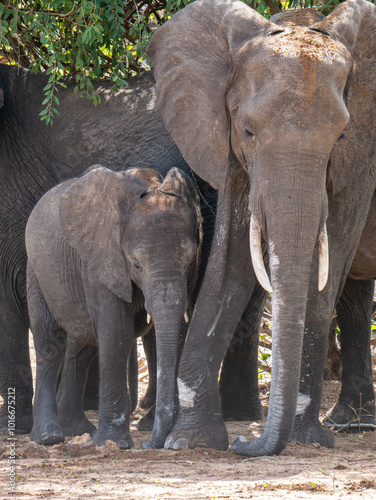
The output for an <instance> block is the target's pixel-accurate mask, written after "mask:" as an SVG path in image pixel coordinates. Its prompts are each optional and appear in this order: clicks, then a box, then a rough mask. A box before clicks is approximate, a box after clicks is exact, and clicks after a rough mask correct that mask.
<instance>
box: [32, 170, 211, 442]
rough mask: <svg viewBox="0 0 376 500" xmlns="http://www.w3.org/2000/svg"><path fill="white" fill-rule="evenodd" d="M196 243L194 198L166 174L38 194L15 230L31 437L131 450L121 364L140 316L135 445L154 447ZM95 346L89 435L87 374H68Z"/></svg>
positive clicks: (167, 400)
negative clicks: (21, 231)
mask: <svg viewBox="0 0 376 500" xmlns="http://www.w3.org/2000/svg"><path fill="white" fill-rule="evenodd" d="M201 241H202V221H201V215H200V208H199V197H198V195H197V191H196V189H195V186H194V184H193V182H192V181H191V180H190V179H189V178H188V177H187V176H186V175H185V174H184V173H183V172H182V171H180V170H179V169H177V168H173V169H171V170H170V171H169V172H168V174H167V175H166V178H165V179H164V180H163V178H162V177H161V176H160V174H159V173H158V172H156V171H155V170H151V169H131V170H127V171H123V172H113V171H111V170H108V169H107V168H104V167H102V166H93V167H91V168H90V169H89V170H88V171H87V172H86V173H85V174H84V175H83V176H82V177H81V178H78V179H72V180H68V181H66V182H63V183H61V184H59V185H58V186H56V187H54V188H53V189H51V190H50V191H49V192H48V193H46V194H45V195H44V196H43V197H42V199H41V200H40V201H39V203H38V204H37V205H36V207H35V208H34V210H33V212H32V214H31V216H30V219H29V221H28V224H27V229H26V248H27V254H28V259H29V260H28V287H27V288H28V304H29V312H30V321H31V330H32V332H33V335H34V342H35V348H36V355H37V379H36V395H35V403H34V426H33V429H32V432H31V436H30V439H31V440H33V441H36V442H37V443H41V444H55V443H58V442H61V441H63V440H64V434H66V435H67V434H68V433H69V434H72V429H73V431H74V433H76V434H79V433H82V432H90V433H91V434H93V431H95V432H94V434H93V439H94V441H95V443H96V444H97V445H103V444H104V443H105V442H106V441H107V440H112V441H115V442H116V443H118V445H119V446H120V447H121V448H130V447H132V446H133V442H132V438H131V436H130V434H129V415H130V398H129V395H128V389H127V383H126V380H127V363H128V357H129V353H130V351H131V347H132V344H133V342H134V339H135V337H136V336H138V335H141V334H143V333H144V332H145V331H147V329H148V327H150V325H149V323H150V320H152V321H153V323H154V328H155V333H156V342H157V397H156V415H155V423H154V428H153V433H152V437H151V442H150V443H147V446H152V447H155V448H161V447H163V445H164V441H165V438H166V436H167V434H168V432H169V430H170V427H171V425H172V422H173V414H174V396H175V392H176V391H175V384H176V373H177V359H178V350H179V347H178V346H179V332H180V330H181V326H182V324H184V323H183V322H182V320H183V318H185V319H186V320H187V312H188V310H189V305H190V297H191V295H192V291H193V287H194V283H195V280H196V277H197V270H198V266H199V260H200V250H201ZM96 345H98V349H99V367H100V391H99V392H100V401H99V415H98V420H99V423H98V429H97V430H95V427H94V426H93V425H92V424H91V423H90V422H89V421H88V420H87V419H86V417H85V414H84V411H83V391H84V387H85V384H86V377H87V370H86V371H85V370H84V371H82V370H78V369H77V366H78V365H79V364H80V366H82V365H85V366H87V367H89V365H90V362H91V360H92V357H93V355H94V353H95V350H96V349H95V346H96ZM67 346H68V349H67ZM66 351H67V352H68V351H69V352H70V354H71V355H70V356H65V363H64V369H63V372H62V376H61V382H60V386H59V398H58V401H59V402H58V404H57V402H56V395H55V394H56V386H57V378H58V373H59V370H60V368H61V365H62V361H63V359H64V355H65V353H66ZM76 364H77V365H76ZM75 370H76V371H75ZM72 374H73V375H72ZM60 392H62V393H63V396H62V397H61V395H60Z"/></svg>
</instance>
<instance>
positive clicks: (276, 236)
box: [148, 0, 376, 456]
mask: <svg viewBox="0 0 376 500" xmlns="http://www.w3.org/2000/svg"><path fill="white" fill-rule="evenodd" d="M148 54H149V56H150V58H151V60H152V63H153V66H154V71H155V75H156V81H157V96H158V109H159V111H160V113H161V115H162V117H163V119H164V121H165V124H166V127H167V129H168V130H169V131H170V133H171V134H172V137H173V139H174V141H175V142H176V144H177V145H178V147H179V149H180V151H181V152H182V154H183V156H184V158H185V160H186V161H187V162H188V163H189V165H190V166H191V167H192V168H193V170H194V171H195V172H196V173H198V174H199V175H200V176H202V177H203V178H204V179H205V180H207V181H208V182H210V183H211V184H212V185H213V186H214V187H216V188H218V189H219V190H220V195H219V202H218V214H217V223H216V230H215V236H214V241H213V246H212V251H211V256H210V260H209V263H208V268H207V271H206V275H205V280H204V283H203V286H202V288H201V291H200V295H199V298H198V302H197V306H196V309H195V313H194V316H193V319H192V323H191V325H190V332H189V335H188V339H187V343H186V345H185V348H184V352H183V357H182V360H181V364H180V369H179V384H178V387H179V401H180V410H179V416H178V420H177V423H176V425H175V427H174V429H173V431H172V433H171V434H170V436H169V437H168V439H167V441H166V446H167V447H171V448H176V449H180V448H184V447H194V446H203V445H205V446H209V447H214V448H219V449H225V448H226V447H227V435H226V430H225V427H224V424H223V421H222V418H221V414H220V400H219V394H218V383H217V379H218V371H219V369H220V366H221V362H222V359H223V356H224V354H225V352H226V349H227V347H228V345H229V341H230V339H231V337H232V334H233V332H234V331H235V328H236V326H237V324H238V322H239V320H240V317H241V315H242V314H243V311H244V308H245V306H246V305H247V304H248V303H249V299H250V297H251V294H252V292H253V289H254V286H255V283H256V279H255V275H254V272H255V273H256V274H257V276H258V279H259V281H260V283H261V284H262V285H263V286H264V287H265V288H267V289H271V288H272V290H273V318H272V321H273V367H272V385H271V396H270V406H269V413H268V420H267V424H266V428H265V431H264V433H263V435H262V436H261V437H260V439H258V440H255V441H252V442H247V440H246V439H244V438H242V439H238V440H236V441H235V442H234V444H233V449H234V451H235V452H237V453H242V454H246V455H249V456H258V455H269V454H277V453H280V452H281V451H282V450H283V448H284V447H285V446H286V444H287V442H288V441H289V439H290V437H291V433H292V437H293V438H294V439H297V440H299V441H301V442H319V443H320V444H322V445H325V446H333V437H332V435H331V433H330V432H329V431H328V430H326V429H324V428H322V427H321V426H320V423H319V420H318V411H319V407H320V399H321V388H322V372H323V366H324V358H325V347H326V339H327V335H328V331H329V324H330V319H331V315H332V311H333V308H334V306H335V304H336V303H337V301H338V299H339V297H340V294H341V291H342V289H343V287H344V284H345V280H346V277H347V275H348V273H349V271H350V267H351V262H352V260H353V258H354V255H355V253H356V250H357V248H358V246H359V241H360V239H361V237H362V233H363V229H364V228H365V225H366V219H367V214H368V212H369V209H370V207H371V206H372V203H373V194H374V190H375V186H376V163H375V153H374V150H375V143H376V129H375V127H374V121H375V120H374V115H375V93H376V74H375V69H376V7H375V6H374V5H373V4H371V3H370V2H368V1H365V0H348V1H347V2H345V3H343V4H341V5H340V6H338V7H337V8H336V9H335V10H334V11H333V12H332V13H331V14H330V15H329V16H328V17H327V18H325V19H322V20H317V19H316V18H315V17H314V18H313V24H310V25H309V26H304V24H303V25H301V23H300V22H298V23H297V25H294V24H293V15H291V18H290V20H289V22H288V23H287V24H286V26H282V25H279V24H276V23H273V22H270V21H267V20H265V19H264V18H262V17H261V16H260V15H259V14H257V13H256V12H255V11H253V10H252V9H250V8H249V7H248V6H246V5H245V4H244V3H242V2H239V1H237V0H198V1H197V2H194V3H192V4H191V5H188V6H187V7H185V8H184V9H182V11H180V12H178V13H177V14H176V15H174V16H173V17H172V19H171V20H170V21H168V22H167V23H166V24H165V25H164V26H163V27H161V28H159V29H158V30H157V32H156V33H155V34H154V36H153V38H152V41H151V43H150V45H149V48H148ZM213 82H215V84H214V83H213ZM197 89H200V92H197ZM187 95H189V103H190V105H187ZM192 144H194V147H192ZM250 212H251V214H252V215H251V216H250ZM248 234H250V240H249V237H248ZM326 235H327V236H326ZM262 242H264V243H265V244H266V246H267V250H268V254H269V269H270V272H269V275H268V274H267V272H266V271H265V268H264V263H263V262H262V255H263V252H262V248H261V244H262ZM249 243H250V246H251V254H252V255H251V256H250V251H249ZM328 252H329V254H328ZM251 257H252V262H253V268H254V272H253V269H252V266H251V264H250V258H251ZM328 259H329V260H328ZM328 262H329V269H328ZM325 285H326V286H325ZM197 352H200V355H198V354H197ZM302 353H303V358H302V359H303V362H302V366H300V363H299V362H297V360H300V359H301V357H302ZM203 423H204V424H203Z"/></svg>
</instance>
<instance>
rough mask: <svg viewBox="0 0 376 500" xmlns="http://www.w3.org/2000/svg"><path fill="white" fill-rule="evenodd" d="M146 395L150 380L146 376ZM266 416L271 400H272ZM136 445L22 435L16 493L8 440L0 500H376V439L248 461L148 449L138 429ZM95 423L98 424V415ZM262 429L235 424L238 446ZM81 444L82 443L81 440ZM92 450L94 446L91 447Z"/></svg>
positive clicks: (2, 451) (2, 445)
mask: <svg viewBox="0 0 376 500" xmlns="http://www.w3.org/2000/svg"><path fill="white" fill-rule="evenodd" d="M140 377H141V378H142V379H143V380H142V381H141V384H140V385H141V392H142V390H145V387H146V377H145V376H144V375H143V374H142V373H141V375H140ZM338 391H339V383H338V382H326V383H325V388H324V397H323V408H322V411H323V414H324V413H325V411H326V410H327V409H329V408H330V406H331V405H332V404H333V403H334V402H335V400H336V397H337V394H338ZM263 403H264V405H265V414H266V408H267V404H268V394H267V392H266V393H265V394H264V399H263ZM141 415H142V411H141V410H138V409H137V410H136V412H135V414H134V418H133V422H132V436H133V439H134V442H135V447H134V449H132V450H127V451H120V450H119V449H118V447H117V446H116V445H115V444H114V443H108V444H107V445H106V446H104V447H99V448H96V449H94V448H93V447H92V446H90V443H89V444H88V445H87V446H88V448H87V449H85V445H82V446H81V447H79V448H77V447H76V448H75V447H74V446H72V445H69V441H70V439H68V438H67V439H66V442H65V444H61V445H57V446H54V447H50V448H46V447H38V446H36V447H32V448H30V444H28V443H29V437H28V436H16V438H17V439H16V449H15V455H16V478H17V481H16V487H15V492H11V491H10V490H9V472H10V464H9V447H8V446H7V445H8V444H9V439H8V436H0V485H1V486H0V498H1V499H4V498H10V497H12V496H13V497H14V498H17V499H18V498H19V499H25V500H26V499H36V498H51V499H75V500H76V499H83V498H88V497H89V498H93V499H98V500H99V499H101V500H105V499H120V498H127V499H164V498H166V499H171V500H172V499H205V500H206V499H208V500H209V499H241V498H271V499H273V498H285V497H287V495H289V498H303V499H304V498H310V497H312V496H313V497H314V498H315V499H321V498H327V497H329V496H330V497H331V498H335V499H336V498H342V497H343V498H348V499H362V498H364V499H368V498H369V499H371V498H372V499H375V498H376V433H375V432H367V433H361V434H338V435H337V437H336V446H335V448H334V449H330V450H329V449H324V448H320V447H319V446H316V445H309V446H302V445H298V444H291V445H289V446H288V447H287V448H286V450H285V451H284V452H283V453H282V454H281V455H280V456H279V457H264V458H256V459H247V458H244V457H240V456H236V455H234V454H233V453H232V452H231V451H226V452H218V451H212V450H204V449H199V450H187V451H182V452H174V451H170V450H145V451H143V450H141V449H140V447H141V443H142V442H143V441H145V440H146V439H147V437H148V436H149V433H142V432H139V431H137V430H136V427H135V423H136V422H137V420H138V419H139V418H140V416H141ZM89 418H90V419H92V421H93V422H94V423H96V412H90V413H89ZM264 425H265V418H264V420H263V421H262V422H261V423H254V422H228V423H227V429H228V432H229V438H230V441H231V440H232V439H234V438H235V437H236V436H238V435H240V434H242V435H245V436H246V437H248V438H252V437H257V436H259V435H260V434H261V432H262V429H263V426H264ZM76 439H77V438H76ZM86 444H87V443H86Z"/></svg>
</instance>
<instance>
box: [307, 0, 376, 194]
mask: <svg viewBox="0 0 376 500" xmlns="http://www.w3.org/2000/svg"><path fill="white" fill-rule="evenodd" d="M311 29H317V30H318V31H323V32H324V33H325V32H327V33H329V34H330V36H332V37H333V38H334V39H335V40H338V41H339V42H341V43H342V44H343V45H344V46H345V47H346V48H347V49H348V50H349V52H350V54H351V56H352V59H353V70H352V73H351V74H350V76H349V80H348V85H347V109H348V111H349V114H350V121H349V123H348V125H347V127H346V129H345V130H344V133H343V136H342V137H341V139H340V140H339V141H338V143H337V145H336V146H335V148H334V150H333V152H332V156H331V162H330V169H329V178H330V181H331V184H332V189H333V193H334V194H336V193H338V192H339V191H341V190H342V189H343V188H344V187H345V186H347V185H348V184H349V183H350V182H351V181H352V180H353V179H355V178H356V177H357V176H359V175H360V174H361V172H362V170H364V169H365V168H366V167H367V166H368V165H370V162H371V161H373V162H375V160H376V158H375V156H376V154H375V148H376V127H375V117H376V6H375V5H373V4H372V3H370V2H368V1H366V0H348V1H347V2H345V3H342V4H340V5H339V6H338V7H336V8H335V9H334V11H333V12H332V13H331V14H329V16H328V17H326V18H325V19H324V20H323V21H320V22H319V23H316V24H314V25H313V26H311Z"/></svg>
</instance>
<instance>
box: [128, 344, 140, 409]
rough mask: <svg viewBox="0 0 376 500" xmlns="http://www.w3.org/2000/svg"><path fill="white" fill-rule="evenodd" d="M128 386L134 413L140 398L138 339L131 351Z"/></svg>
mask: <svg viewBox="0 0 376 500" xmlns="http://www.w3.org/2000/svg"><path fill="white" fill-rule="evenodd" d="M128 387H129V397H130V399H131V413H133V412H134V411H135V409H136V407H137V399H138V354H137V341H136V339H135V340H134V341H133V344H132V348H131V352H130V353H129V360H128Z"/></svg>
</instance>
